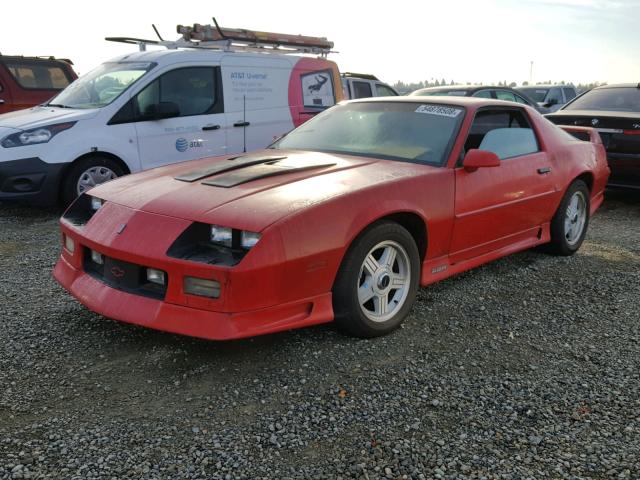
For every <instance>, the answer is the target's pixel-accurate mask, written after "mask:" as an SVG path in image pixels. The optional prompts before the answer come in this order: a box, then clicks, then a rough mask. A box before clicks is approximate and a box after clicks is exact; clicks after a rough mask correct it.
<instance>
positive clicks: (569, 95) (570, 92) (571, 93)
mask: <svg viewBox="0 0 640 480" xmlns="http://www.w3.org/2000/svg"><path fill="white" fill-rule="evenodd" d="M562 91H563V92H564V97H565V98H566V100H567V102H568V101H569V100H573V99H574V98H575V97H576V91H575V90H574V89H573V88H563V89H562Z"/></svg>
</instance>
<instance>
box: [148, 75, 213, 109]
mask: <svg viewBox="0 0 640 480" xmlns="http://www.w3.org/2000/svg"><path fill="white" fill-rule="evenodd" d="M215 78H216V77H215V69H214V68H213V67H187V68H179V69H177V70H172V71H170V72H167V73H165V74H164V75H162V76H161V77H160V78H157V79H156V80H154V81H153V82H151V83H150V84H149V85H147V87H146V88H145V89H144V90H142V91H141V92H140V93H138V95H137V96H136V100H135V105H136V110H137V112H136V113H137V114H138V115H141V116H144V115H145V114H147V113H148V111H149V107H150V106H151V105H155V104H158V103H160V102H172V103H175V104H176V105H178V109H179V111H180V116H181V117H189V116H192V115H203V114H206V113H209V112H210V111H211V110H212V109H213V107H214V105H215V104H216V80H215Z"/></svg>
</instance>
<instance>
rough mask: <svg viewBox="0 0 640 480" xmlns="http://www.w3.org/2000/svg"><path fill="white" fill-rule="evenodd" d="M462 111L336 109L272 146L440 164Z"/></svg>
mask: <svg viewBox="0 0 640 480" xmlns="http://www.w3.org/2000/svg"><path fill="white" fill-rule="evenodd" d="M463 117H464V109H463V108H462V107H457V106H450V105H439V104H421V103H413V102H411V103H408V102H407V103H405V102H402V103H400V102H362V103H348V104H344V105H338V106H336V107H333V108H331V109H329V110H327V111H326V112H323V113H321V114H319V115H318V116H316V117H315V118H313V119H311V120H309V121H308V122H306V123H304V124H303V125H302V126H300V127H298V128H297V129H295V130H294V131H292V132H291V133H289V134H288V135H287V136H286V137H284V138H283V139H282V140H280V141H279V142H277V143H275V144H274V145H273V146H272V148H276V149H298V150H313V151H321V152H331V153H344V154H348V155H362V156H367V157H376V158H383V159H390V160H401V161H410V162H418V163H427V164H432V165H442V164H444V162H445V160H446V159H447V156H448V155H449V151H450V149H451V146H452V145H453V141H454V140H455V137H456V134H457V132H458V128H459V125H460V123H461V122H462V118H463Z"/></svg>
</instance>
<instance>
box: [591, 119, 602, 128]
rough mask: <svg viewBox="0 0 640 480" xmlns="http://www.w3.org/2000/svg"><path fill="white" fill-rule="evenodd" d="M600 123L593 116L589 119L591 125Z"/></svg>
mask: <svg viewBox="0 0 640 480" xmlns="http://www.w3.org/2000/svg"><path fill="white" fill-rule="evenodd" d="M598 123H600V121H599V120H598V119H597V118H594V119H593V120H591V125H593V126H594V127H595V126H596V125H597V124H598Z"/></svg>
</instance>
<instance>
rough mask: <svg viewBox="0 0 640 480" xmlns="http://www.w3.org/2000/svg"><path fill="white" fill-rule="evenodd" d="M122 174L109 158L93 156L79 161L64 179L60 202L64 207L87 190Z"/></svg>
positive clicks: (119, 168) (118, 166)
mask: <svg viewBox="0 0 640 480" xmlns="http://www.w3.org/2000/svg"><path fill="white" fill-rule="evenodd" d="M124 174H125V172H124V171H123V169H122V167H121V166H120V165H119V164H118V163H116V162H115V161H114V160H112V159H111V158H109V157H105V156H102V155H93V156H91V157H88V158H85V159H83V160H80V161H78V162H76V163H75V164H74V165H73V166H72V167H71V169H70V170H69V172H68V173H67V175H66V176H65V178H64V182H63V184H62V202H63V203H64V206H65V207H66V206H67V205H69V204H70V203H71V202H73V201H74V200H75V199H76V198H77V197H78V196H80V195H82V194H83V193H84V192H86V191H87V190H89V189H91V188H93V187H95V186H96V185H100V184H101V183H105V182H108V181H109V180H113V179H114V178H117V177H121V176H122V175H124Z"/></svg>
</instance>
